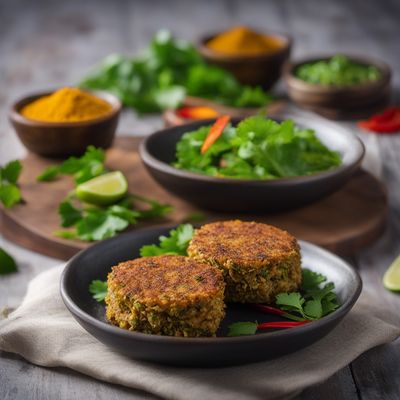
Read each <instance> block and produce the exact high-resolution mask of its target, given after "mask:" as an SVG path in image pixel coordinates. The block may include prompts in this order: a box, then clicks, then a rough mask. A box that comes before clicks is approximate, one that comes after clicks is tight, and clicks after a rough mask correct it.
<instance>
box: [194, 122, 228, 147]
mask: <svg viewBox="0 0 400 400" xmlns="http://www.w3.org/2000/svg"><path fill="white" fill-rule="evenodd" d="M230 120H231V117H230V116H229V115H223V116H222V117H219V118H218V119H217V120H216V121H215V123H214V125H213V126H212V127H211V129H210V132H208V135H207V137H206V138H205V140H204V142H203V146H201V150H200V153H201V154H204V153H205V152H206V151H207V150H208V149H209V148H210V147H211V146H212V145H213V144H214V143H215V141H216V140H217V139H218V138H219V137H220V136H221V135H222V132H223V131H224V129H225V127H226V125H228V123H229V121H230Z"/></svg>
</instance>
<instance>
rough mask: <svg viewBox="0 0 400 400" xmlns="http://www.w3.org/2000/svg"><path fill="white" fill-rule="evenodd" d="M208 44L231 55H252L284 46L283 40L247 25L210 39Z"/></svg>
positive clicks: (273, 50)
mask: <svg viewBox="0 0 400 400" xmlns="http://www.w3.org/2000/svg"><path fill="white" fill-rule="evenodd" d="M206 46H207V47H208V48H209V49H211V50H213V51H215V52H218V53H223V54H226V55H231V56H251V55H260V54H266V53H273V52H275V51H277V50H278V49H281V48H282V41H281V40H279V39H278V38H276V37H273V36H268V35H263V34H261V33H258V32H255V31H253V30H251V29H249V28H247V27H245V26H237V27H233V28H232V29H230V30H228V31H225V32H222V33H220V34H219V35H217V36H215V37H213V38H212V39H210V40H209V41H208V42H207V43H206Z"/></svg>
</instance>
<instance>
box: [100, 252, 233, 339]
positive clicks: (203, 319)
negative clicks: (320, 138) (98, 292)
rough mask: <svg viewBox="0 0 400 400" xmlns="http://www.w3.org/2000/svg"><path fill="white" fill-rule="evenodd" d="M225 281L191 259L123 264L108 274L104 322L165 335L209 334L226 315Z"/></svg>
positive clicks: (151, 259)
mask: <svg viewBox="0 0 400 400" xmlns="http://www.w3.org/2000/svg"><path fill="white" fill-rule="evenodd" d="M224 288H225V283H224V279H223V276H222V274H221V272H220V271H218V270H217V269H216V268H214V267H212V266H210V265H208V264H204V263H201V262H199V261H196V260H194V259H192V258H189V257H183V256H172V255H163V256H155V257H143V258H138V259H136V260H131V261H126V262H123V263H120V264H118V265H117V266H115V267H113V268H112V271H111V272H110V273H109V274H108V294H107V297H106V299H105V302H106V305H107V312H106V315H107V318H108V320H109V321H110V322H111V323H112V324H114V325H117V326H119V327H121V328H124V329H129V330H133V331H139V332H144V333H152V334H160V335H169V336H213V335H215V332H216V330H217V329H218V327H219V324H220V321H221V320H222V318H223V317H224V315H225V312H224V308H225V304H224Z"/></svg>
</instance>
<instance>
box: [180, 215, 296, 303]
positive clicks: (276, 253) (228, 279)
mask: <svg viewBox="0 0 400 400" xmlns="http://www.w3.org/2000/svg"><path fill="white" fill-rule="evenodd" d="M188 254H189V256H190V257H192V258H194V259H196V260H198V261H200V262H205V263H207V264H209V265H212V266H214V267H217V268H218V269H219V270H220V271H222V273H223V275H224V279H225V283H226V288H225V300H226V301H228V302H240V303H273V302H274V301H275V296H276V295H277V294H278V293H282V292H291V291H295V290H296V289H297V288H298V287H299V285H300V283H301V256H300V247H299V245H298V243H297V240H296V238H295V237H293V236H292V235H290V234H289V233H288V232H286V231H283V230H281V229H279V228H276V227H274V226H271V225H267V224H261V223H256V222H243V221H239V220H235V221H221V222H214V223H210V224H206V225H203V226H202V227H201V228H200V229H197V230H196V231H195V234H194V236H193V239H192V240H191V242H190V244H189V248H188Z"/></svg>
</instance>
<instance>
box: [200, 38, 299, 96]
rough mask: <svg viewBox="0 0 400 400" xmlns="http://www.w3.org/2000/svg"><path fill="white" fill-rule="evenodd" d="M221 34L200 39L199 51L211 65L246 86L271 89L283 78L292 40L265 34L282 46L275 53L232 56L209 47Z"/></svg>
mask: <svg viewBox="0 0 400 400" xmlns="http://www.w3.org/2000/svg"><path fill="white" fill-rule="evenodd" d="M219 33H220V32H217V33H214V34H212V35H207V36H205V37H203V38H201V39H200V43H199V45H198V49H199V52H200V54H201V55H202V56H203V58H204V59H205V60H206V61H207V62H208V63H210V64H214V65H217V66H219V67H221V68H224V69H226V70H228V71H229V72H231V73H232V74H233V75H234V76H235V77H236V78H237V79H238V81H239V82H241V83H242V84H244V85H251V86H255V85H261V86H262V87H263V88H264V89H269V88H271V86H273V85H274V83H275V82H276V81H277V80H278V79H279V78H280V77H281V74H282V68H283V65H284V63H285V62H286V61H287V60H288V59H289V55H290V50H291V47H292V39H291V38H290V37H289V36H287V35H284V34H281V33H273V32H264V34H265V35H266V36H270V37H274V38H276V39H277V40H279V41H280V42H281V43H282V46H281V47H280V48H279V49H277V50H276V51H274V52H271V53H265V54H259V55H243V56H232V55H227V54H223V53H219V52H216V51H214V50H212V49H210V48H209V47H208V46H207V42H208V41H209V40H211V39H212V38H214V37H215V36H217V35H218V34H219Z"/></svg>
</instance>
